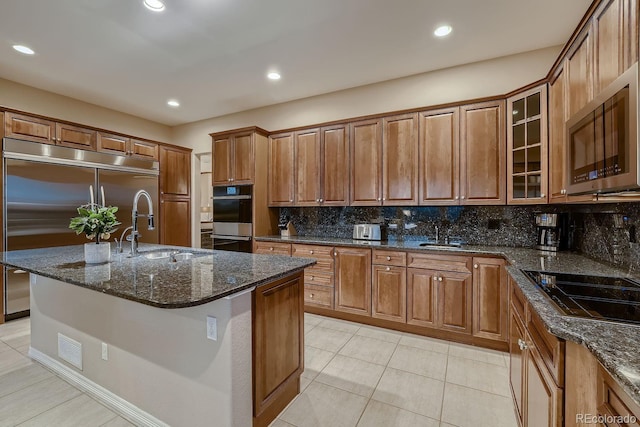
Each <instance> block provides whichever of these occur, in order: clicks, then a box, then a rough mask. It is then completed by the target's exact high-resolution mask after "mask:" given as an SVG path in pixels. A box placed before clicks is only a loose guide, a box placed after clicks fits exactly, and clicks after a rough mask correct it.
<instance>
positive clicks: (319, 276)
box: [304, 267, 333, 293]
mask: <svg viewBox="0 0 640 427" xmlns="http://www.w3.org/2000/svg"><path fill="white" fill-rule="evenodd" d="M304 283H305V284H312V285H322V286H330V287H331V292H332V293H333V273H327V272H323V271H320V270H313V268H310V267H307V268H305V270H304Z"/></svg>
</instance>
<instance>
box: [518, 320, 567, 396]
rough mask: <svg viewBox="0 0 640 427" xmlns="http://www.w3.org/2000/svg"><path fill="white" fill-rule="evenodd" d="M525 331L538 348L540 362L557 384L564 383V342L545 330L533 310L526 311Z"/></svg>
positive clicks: (561, 384)
mask: <svg viewBox="0 0 640 427" xmlns="http://www.w3.org/2000/svg"><path fill="white" fill-rule="evenodd" d="M527 318H528V320H527V323H526V327H527V332H528V334H529V337H530V339H531V342H532V343H533V344H534V345H535V346H536V348H537V349H538V353H539V355H540V358H541V360H542V362H543V363H544V364H545V365H546V366H547V369H548V370H549V372H550V373H551V375H552V378H553V379H554V380H555V382H556V383H557V384H558V385H559V386H561V387H562V386H563V385H564V365H565V364H564V355H565V350H564V346H565V342H564V340H561V339H559V338H558V337H556V336H555V335H553V334H552V333H550V332H549V331H547V330H546V328H545V326H544V324H543V323H542V320H541V319H540V317H539V316H538V315H537V314H536V313H535V312H534V311H533V310H529V311H528V313H527Z"/></svg>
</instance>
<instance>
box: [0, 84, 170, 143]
mask: <svg viewBox="0 0 640 427" xmlns="http://www.w3.org/2000/svg"><path fill="white" fill-rule="evenodd" d="M0 105H1V106H2V107H6V108H13V109H16V110H21V111H25V112H29V113H33V114H39V115H42V116H48V117H53V118H56V119H60V120H66V121H70V122H76V123H80V124H83V125H87V126H93V127H97V128H102V129H107V130H111V131H114V132H122V133H124V134H128V135H133V136H137V137H140V138H147V139H152V140H154V141H161V142H168V143H171V128H170V127H169V126H166V125H163V124H160V123H156V122H152V121H150V120H145V119H141V118H139V117H136V116H132V115H130V114H125V113H121V112H119V111H115V110H111V109H108V108H104V107H99V106H97V105H94V104H89V103H87V102H83V101H78V100H77V99H73V98H69V97H66V96H62V95H58V94H55V93H52V92H47V91H44V90H41V89H36V88H34V87H31V86H26V85H23V84H20V83H16V82H12V81H10V80H5V79H0Z"/></svg>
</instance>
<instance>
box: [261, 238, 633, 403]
mask: <svg viewBox="0 0 640 427" xmlns="http://www.w3.org/2000/svg"><path fill="white" fill-rule="evenodd" d="M256 240H259V241H272V242H282V243H307V244H319V245H338V246H359V247H373V248H380V249H400V250H420V251H425V252H426V251H430V252H438V253H443V252H450V253H456V254H470V255H471V254H478V255H482V254H487V255H496V256H502V257H504V258H505V259H506V260H507V261H508V262H509V264H510V265H509V266H508V267H507V271H508V272H509V274H510V275H511V277H512V278H513V280H514V281H515V283H516V284H517V285H518V286H519V287H520V289H522V292H523V294H524V295H525V297H526V298H527V300H528V301H529V303H530V304H531V307H532V308H533V309H534V310H535V311H536V312H537V313H538V314H539V315H540V318H541V319H542V321H543V323H544V324H545V327H546V328H547V330H548V331H549V332H551V333H552V334H554V335H556V336H557V337H560V338H562V339H565V340H569V341H573V342H576V343H579V344H582V345H584V346H585V347H587V348H588V349H589V350H590V351H591V353H592V354H593V355H594V356H595V357H596V359H598V361H599V362H600V363H601V364H602V365H603V366H604V367H605V368H606V369H607V370H608V371H609V373H611V375H612V376H613V377H614V378H616V379H617V381H618V382H619V384H620V385H621V386H622V387H623V388H624V389H625V390H626V392H627V393H629V395H630V396H631V397H632V398H633V400H634V401H635V402H636V403H638V404H640V327H639V326H635V325H629V324H623V323H613V322H603V321H599V320H590V319H582V318H578V317H570V316H566V315H564V314H562V313H561V312H560V311H558V309H557V308H556V307H555V306H554V304H553V303H552V302H551V301H550V299H549V298H548V297H547V296H546V295H545V294H543V293H542V292H541V291H540V290H538V289H537V288H536V286H535V285H534V284H533V283H532V282H531V281H530V280H529V279H528V278H527V277H526V276H525V275H524V274H523V273H522V271H521V270H536V271H549V272H555V273H576V274H588V275H594V276H610V277H633V278H638V276H637V275H636V274H632V273H630V272H628V271H625V270H621V269H618V268H615V267H612V266H610V265H607V264H603V263H600V262H597V261H594V260H592V259H590V258H587V257H584V256H582V255H579V254H576V253H571V252H559V253H557V254H548V253H544V252H541V251H538V250H535V249H529V248H512V247H505V246H462V247H461V248H447V249H437V250H436V249H432V248H425V247H421V246H419V243H420V242H424V241H426V239H425V238H422V239H412V240H404V241H399V240H389V241H385V242H375V243H374V244H373V245H372V244H369V242H360V241H357V240H352V239H340V238H327V237H306V236H305V237H302V236H294V237H280V236H265V237H258V238H256Z"/></svg>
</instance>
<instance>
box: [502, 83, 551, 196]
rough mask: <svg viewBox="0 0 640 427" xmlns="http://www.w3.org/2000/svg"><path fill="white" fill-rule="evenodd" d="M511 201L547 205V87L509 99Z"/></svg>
mask: <svg viewBox="0 0 640 427" xmlns="http://www.w3.org/2000/svg"><path fill="white" fill-rule="evenodd" d="M507 153H508V159H507V197H508V199H507V201H508V203H509V204H533V203H546V202H547V87H546V85H543V86H540V87H537V88H533V89H531V90H528V91H526V92H523V93H520V94H517V95H515V96H512V97H511V98H509V99H507Z"/></svg>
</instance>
